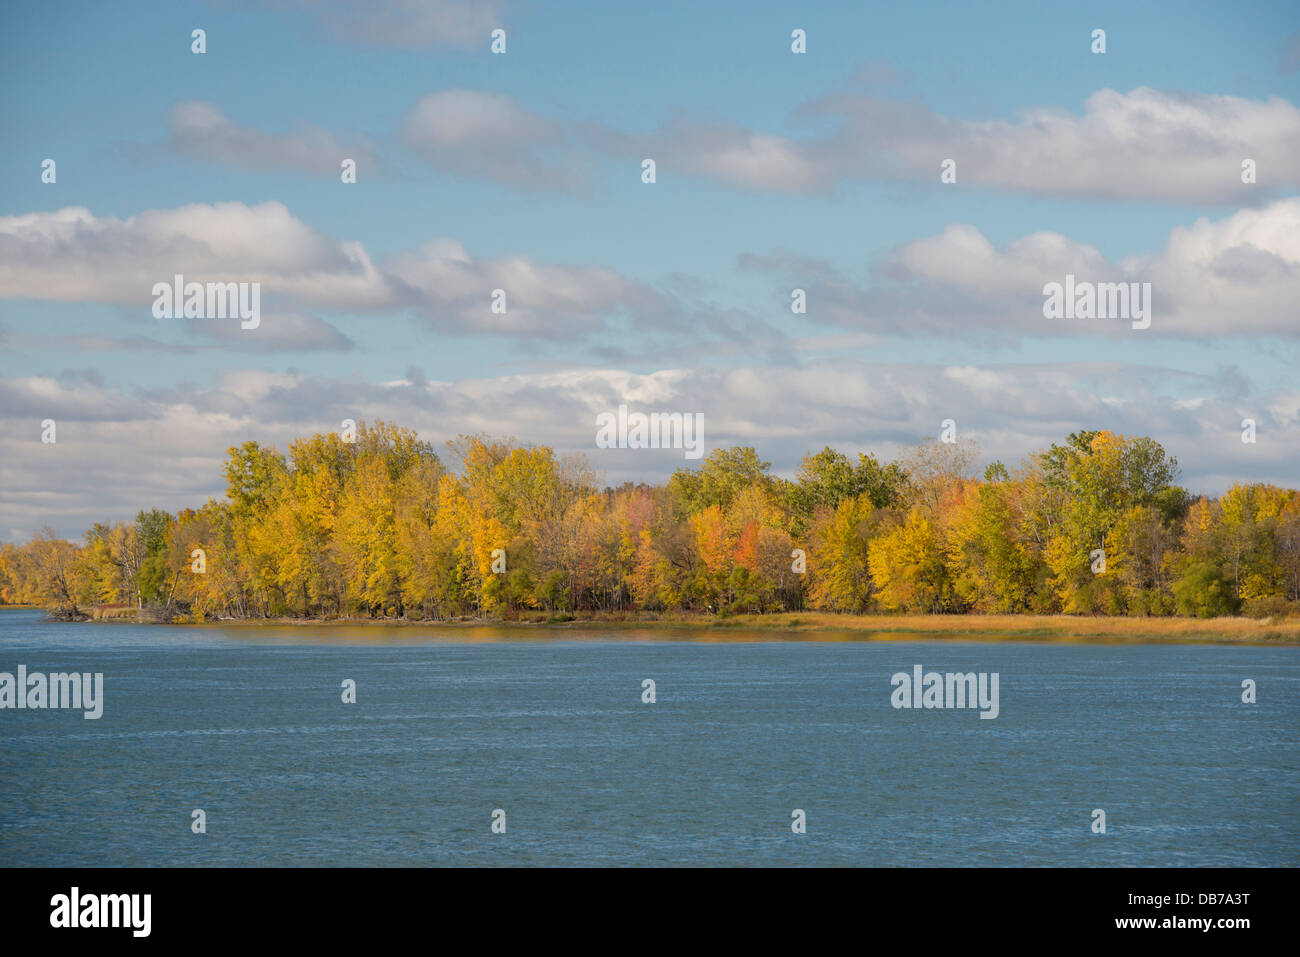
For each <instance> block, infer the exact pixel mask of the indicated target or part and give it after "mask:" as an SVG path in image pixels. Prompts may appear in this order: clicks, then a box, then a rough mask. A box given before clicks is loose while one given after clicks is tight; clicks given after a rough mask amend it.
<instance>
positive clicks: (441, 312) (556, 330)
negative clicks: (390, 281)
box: [388, 239, 669, 338]
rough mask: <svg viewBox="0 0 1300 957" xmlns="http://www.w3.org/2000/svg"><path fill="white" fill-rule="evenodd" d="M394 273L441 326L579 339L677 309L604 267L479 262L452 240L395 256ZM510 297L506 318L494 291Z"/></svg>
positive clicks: (519, 259) (521, 260)
mask: <svg viewBox="0 0 1300 957" xmlns="http://www.w3.org/2000/svg"><path fill="white" fill-rule="evenodd" d="M388 269H389V271H390V273H391V275H392V276H394V277H395V278H396V279H398V280H400V281H401V282H402V283H403V284H404V285H405V286H406V287H407V288H408V289H410V290H411V291H412V292H413V299H412V301H413V302H417V303H419V305H420V308H421V309H422V310H424V314H425V316H426V318H427V320H428V321H429V322H430V324H432V325H433V326H434V327H435V328H442V329H455V330H457V331H460V332H484V331H490V332H493V333H494V334H511V335H518V336H525V337H543V338H546V337H558V338H571V337H573V336H576V335H580V334H583V333H590V332H593V331H595V330H597V329H599V328H601V327H602V325H603V319H602V317H604V316H607V315H609V314H611V313H630V312H634V313H637V314H639V315H653V314H657V313H661V312H663V311H664V310H665V309H667V308H669V305H668V303H667V301H666V300H664V299H663V298H662V297H661V296H660V295H659V294H658V293H656V292H655V291H654V290H652V289H651V288H650V287H648V286H645V285H643V284H641V283H636V282H632V281H630V280H627V279H625V278H623V277H622V276H620V275H619V274H618V273H616V272H614V271H613V270H610V269H605V268H603V267H600V266H561V265H554V264H549V263H541V262H538V261H536V260H533V259H531V258H529V257H526V256H510V257H504V258H500V259H491V260H485V259H472V258H471V257H470V256H469V255H468V254H467V253H466V251H465V248H464V247H463V246H462V245H461V244H460V243H458V242H456V241H454V240H450V239H439V240H434V241H431V242H429V243H427V244H426V245H425V246H423V247H422V248H421V249H419V250H418V251H416V252H414V253H408V254H403V255H400V256H397V257H394V259H393V260H391V261H390V262H389V264H388ZM496 289H500V290H502V291H503V292H504V293H505V307H506V312H505V313H504V314H499V313H493V312H492V311H491V308H490V307H491V302H492V300H491V294H492V291H493V290H496Z"/></svg>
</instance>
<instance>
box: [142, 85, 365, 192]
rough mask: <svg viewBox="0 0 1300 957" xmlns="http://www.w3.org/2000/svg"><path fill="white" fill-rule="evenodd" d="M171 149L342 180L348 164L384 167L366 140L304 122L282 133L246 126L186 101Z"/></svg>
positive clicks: (209, 106) (172, 120) (175, 118)
mask: <svg viewBox="0 0 1300 957" xmlns="http://www.w3.org/2000/svg"><path fill="white" fill-rule="evenodd" d="M166 124H167V131H168V134H169V137H168V141H167V145H168V147H169V148H170V149H172V150H174V151H175V152H177V153H181V154H183V155H186V156H193V157H197V158H198V159H201V160H205V161H207V162H213V163H221V164H225V165H229V166H238V167H242V168H244V169H251V170H289V171H292V172H303V173H310V174H312V175H315V176H338V175H339V174H340V173H341V171H342V166H341V164H342V162H343V160H344V159H351V160H353V161H355V162H356V164H357V170H358V174H359V175H365V174H367V173H369V172H372V171H373V170H374V169H375V168H376V166H377V165H378V164H377V162H376V159H375V153H374V151H373V149H372V148H371V147H370V146H368V145H366V144H364V143H362V142H361V141H360V140H353V141H348V142H345V141H343V140H341V139H339V137H338V136H337V135H336V134H334V133H332V132H331V131H329V130H326V129H323V128H321V127H319V126H313V125H311V124H305V123H300V124H298V125H297V126H296V127H294V128H293V129H291V130H288V131H286V132H282V133H268V132H265V131H263V130H258V129H254V128H252V127H248V126H241V125H239V124H238V123H236V122H235V121H233V120H231V119H230V118H229V117H227V116H226V115H225V114H224V113H223V112H222V111H221V109H220V108H219V107H217V106H216V105H215V104H213V103H208V102H205V101H203V100H186V101H184V102H181V103H177V104H175V105H173V106H172V107H171V109H169V110H168V111H167V117H166Z"/></svg>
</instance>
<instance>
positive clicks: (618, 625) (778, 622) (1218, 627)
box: [0, 605, 1300, 645]
mask: <svg viewBox="0 0 1300 957" xmlns="http://www.w3.org/2000/svg"><path fill="white" fill-rule="evenodd" d="M17 607H20V606H15V605H3V606H0V608H17ZM26 607H28V608H29V609H30V608H32V606H26ZM89 621H91V622H98V623H105V624H148V625H152V624H175V625H183V626H185V627H193V628H212V627H220V628H266V627H273V628H303V629H309V628H324V629H331V630H332V629H337V628H376V627H382V628H402V629H407V628H417V629H418V628H425V629H444V630H481V629H496V630H501V631H504V632H513V633H515V634H518V635H522V634H524V633H529V632H532V633H535V634H537V635H538V636H539V637H541V636H543V635H550V634H554V635H562V634H564V633H565V632H589V631H592V630H611V631H616V632H626V631H663V632H669V631H674V630H675V631H684V630H690V631H696V632H702V633H704V635H706V636H707V637H708V638H712V639H719V640H735V641H745V640H763V638H762V637H761V636H763V635H770V636H771V637H773V638H774V637H775V636H776V633H786V634H793V635H798V636H803V637H806V638H808V639H814V640H815V639H816V638H817V637H818V636H825V638H826V639H827V640H853V639H858V640H883V641H889V640H894V641H906V640H909V639H910V640H943V639H949V640H958V641H960V640H982V641H989V640H994V641H996V640H1006V641H1017V640H1019V641H1035V642H1043V643H1048V642H1098V643H1106V642H1111V643H1115V642H1130V643H1154V644H1199V643H1215V644H1252V645H1291V644H1297V645H1300V618H1288V619H1283V620H1280V621H1278V620H1272V619H1266V618H1244V617H1230V618H1121V617H1115V618H1109V617H1100V616H1098V617H1090V616H1079V615H841V614H834V613H828V612H781V613H777V614H767V615H733V616H728V617H726V618H717V617H715V616H712V615H700V616H692V615H668V616H653V617H650V616H608V617H606V616H599V615H595V616H586V617H581V618H572V619H567V620H561V619H558V618H544V617H542V616H540V615H538V616H534V617H533V618H531V619H513V620H512V619H489V618H461V619H448V620H442V621H438V620H417V619H405V618H239V619H224V620H216V621H205V622H170V623H168V622H154V621H149V620H147V619H141V618H136V617H126V616H112V617H103V618H92V619H89ZM747 633H757V636H756V637H755V638H747V637H746V634H747Z"/></svg>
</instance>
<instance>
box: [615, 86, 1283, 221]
mask: <svg viewBox="0 0 1300 957" xmlns="http://www.w3.org/2000/svg"><path fill="white" fill-rule="evenodd" d="M793 119H794V120H795V121H796V122H816V123H818V124H827V123H829V124H831V126H832V128H833V131H832V132H830V133H827V134H822V135H814V136H809V137H803V138H799V137H794V136H787V135H784V134H778V133H771V132H761V131H755V130H748V129H744V128H741V127H737V126H734V125H726V124H716V123H707V122H703V121H699V120H689V119H685V118H682V117H675V118H674V119H672V120H670V121H669V122H668V123H666V124H665V125H664V126H663V127H662V128H661V129H660V130H659V131H658V132H657V133H656V134H653V135H648V136H628V135H623V134H615V133H610V132H606V133H604V134H603V135H598V136H596V137H595V138H594V139H595V142H597V143H598V144H599V145H601V146H603V147H604V148H605V149H608V150H616V151H620V152H629V153H631V152H636V153H644V155H647V156H656V157H658V156H662V157H664V164H665V165H666V166H670V167H676V168H681V169H684V170H686V171H688V172H690V173H693V174H698V175H702V176H705V177H708V178H710V179H713V180H716V181H719V182H723V183H727V184H729V185H733V186H737V187H741V188H747V189H754V190H773V191H789V192H820V191H829V190H831V189H833V188H834V187H835V186H836V185H837V184H839V183H842V182H844V181H846V180H854V179H903V180H917V181H926V182H934V183H938V182H939V172H940V165H941V163H942V162H943V161H944V160H945V159H953V160H955V161H956V164H957V182H958V183H959V184H963V185H965V184H974V185H978V186H988V187H995V188H999V189H1007V190H1014V191H1019V192H1027V193H1033V194H1040V195H1055V196H1078V197H1100V198H1105V199H1113V200H1137V201H1153V200H1154V201H1167V202H1199V203H1224V204H1226V203H1241V204H1245V203H1248V202H1252V201H1254V200H1256V199H1258V198H1259V197H1260V196H1261V194H1262V195H1264V196H1267V195H1270V194H1276V193H1277V192H1278V191H1280V190H1285V189H1291V188H1295V187H1296V186H1300V110H1298V109H1297V108H1296V107H1295V106H1294V105H1292V104H1291V103H1290V102H1288V101H1287V100H1284V99H1282V98H1281V97H1270V98H1269V99H1267V100H1252V99H1247V98H1243V97H1236V96H1216V95H1210V94H1201V93H1181V92H1169V91H1161V90H1154V89H1151V88H1149V87H1138V88H1137V89H1134V90H1132V91H1130V92H1128V93H1120V92H1117V91H1116V90H1112V89H1102V90H1098V91H1097V92H1096V93H1094V94H1092V95H1091V96H1090V97H1089V98H1088V99H1087V101H1086V102H1085V103H1084V104H1083V112H1082V114H1078V113H1074V112H1071V111H1068V110H1062V109H1055V108H1035V109H1030V110H1026V111H1023V112H1022V113H1021V114H1020V115H1019V116H1018V117H1017V118H1016V119H1014V120H965V119H958V118H954V117H949V116H945V115H942V114H940V113H938V112H935V111H934V110H932V109H930V108H928V107H926V106H924V105H922V104H919V103H912V102H900V101H898V100H893V99H885V98H881V97H878V96H872V95H865V94H862V93H860V92H855V91H843V92H837V93H833V94H831V95H828V96H825V97H822V98H820V99H817V100H814V101H811V102H808V103H805V104H803V105H802V106H801V107H799V108H798V109H797V110H796V111H795V113H794V116H793ZM1247 158H1249V159H1253V160H1255V162H1256V164H1257V169H1258V183H1257V184H1254V185H1248V184H1244V183H1242V181H1241V172H1242V166H1241V164H1242V161H1243V160H1244V159H1247Z"/></svg>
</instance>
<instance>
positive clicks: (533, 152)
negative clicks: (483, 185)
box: [402, 90, 582, 190]
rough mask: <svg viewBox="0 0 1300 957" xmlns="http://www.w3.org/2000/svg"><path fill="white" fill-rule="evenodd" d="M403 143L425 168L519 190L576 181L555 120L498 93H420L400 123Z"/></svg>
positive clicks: (572, 155)
mask: <svg viewBox="0 0 1300 957" xmlns="http://www.w3.org/2000/svg"><path fill="white" fill-rule="evenodd" d="M402 136H403V139H404V140H405V142H406V144H407V145H408V146H410V147H411V148H412V149H413V150H415V152H416V153H418V154H419V155H420V156H421V157H422V158H423V159H424V160H425V162H427V163H428V164H429V165H430V166H432V167H433V168H434V169H437V170H441V171H443V172H448V173H454V174H457V175H461V176H476V177H483V178H486V179H491V180H494V181H496V182H498V183H503V184H506V185H508V186H512V187H516V188H519V189H524V190H533V189H569V188H573V187H576V186H578V185H579V184H580V183H581V181H582V176H581V172H580V170H579V163H578V160H577V157H576V154H575V153H573V151H572V150H569V149H566V148H564V147H563V143H564V141H565V139H566V136H565V132H564V130H563V129H562V128H561V126H560V125H559V124H558V123H555V122H553V121H551V120H548V119H545V118H544V117H542V116H539V115H538V114H536V113H534V112H532V111H531V110H529V109H527V108H526V107H524V106H523V105H521V104H520V103H519V102H517V101H516V100H514V99H513V98H512V97H509V96H507V95H505V94H504V93H486V92H482V91H478V90H441V91H439V92H437V93H429V94H426V95H425V96H423V97H421V98H420V99H419V100H418V101H417V102H416V104H415V105H414V106H413V107H412V108H411V111H410V112H409V113H408V114H407V115H406V119H405V120H404V121H403V126H402Z"/></svg>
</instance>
